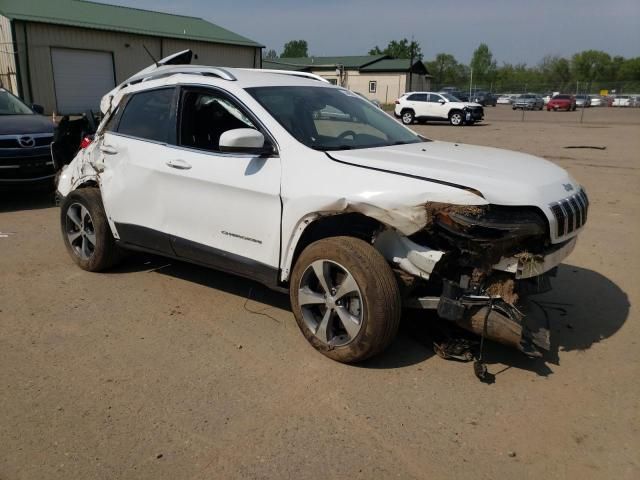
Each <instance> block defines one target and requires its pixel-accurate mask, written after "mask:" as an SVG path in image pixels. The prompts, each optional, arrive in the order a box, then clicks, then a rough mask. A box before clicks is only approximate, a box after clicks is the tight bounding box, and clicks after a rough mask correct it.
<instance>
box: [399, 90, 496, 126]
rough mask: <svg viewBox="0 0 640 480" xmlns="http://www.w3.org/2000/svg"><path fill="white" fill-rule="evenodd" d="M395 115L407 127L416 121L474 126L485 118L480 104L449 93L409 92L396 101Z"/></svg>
mask: <svg viewBox="0 0 640 480" xmlns="http://www.w3.org/2000/svg"><path fill="white" fill-rule="evenodd" d="M394 113H395V115H396V117H398V118H400V119H401V120H402V123H404V124H405V125H411V124H412V123H413V122H414V121H416V120H417V121H418V122H422V123H424V122H427V121H445V122H449V123H451V125H454V126H457V127H460V126H462V125H465V124H467V125H473V124H474V123H476V122H479V121H480V120H482V119H483V118H484V109H483V108H482V105H480V104H479V103H473V102H463V101H461V100H459V99H458V98H456V97H454V96H453V95H451V94H449V93H436V92H408V93H405V94H404V95H402V96H401V97H400V98H399V99H397V100H396V106H395V110H394Z"/></svg>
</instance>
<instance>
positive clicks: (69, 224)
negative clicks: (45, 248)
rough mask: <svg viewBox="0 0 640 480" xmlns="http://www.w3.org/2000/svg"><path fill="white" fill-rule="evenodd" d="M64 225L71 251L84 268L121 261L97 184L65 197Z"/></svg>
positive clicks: (100, 267)
mask: <svg viewBox="0 0 640 480" xmlns="http://www.w3.org/2000/svg"><path fill="white" fill-rule="evenodd" d="M60 227H61V229H62V239H63V241H64V244H65V247H67V251H68V252H69V255H71V258H72V259H73V260H74V262H76V264H77V265H78V266H79V267H80V268H82V269H83V270H87V271H89V272H98V271H101V270H106V269H107V268H110V267H112V266H114V265H115V264H116V263H117V261H118V259H119V252H118V247H117V246H116V243H115V240H114V238H113V235H112V234H111V229H110V228H109V224H108V222H107V216H106V214H105V211H104V207H103V205H102V199H101V197H100V191H99V190H98V189H97V188H82V189H79V190H75V191H73V192H71V193H70V194H69V196H68V197H66V198H65V199H64V201H63V202H62V206H61V208H60Z"/></svg>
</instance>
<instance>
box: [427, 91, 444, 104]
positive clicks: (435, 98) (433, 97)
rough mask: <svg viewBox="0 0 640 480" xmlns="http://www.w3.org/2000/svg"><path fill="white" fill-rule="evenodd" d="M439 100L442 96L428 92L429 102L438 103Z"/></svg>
mask: <svg viewBox="0 0 640 480" xmlns="http://www.w3.org/2000/svg"><path fill="white" fill-rule="evenodd" d="M440 100H442V97H441V96H440V95H437V94H435V93H430V94H429V102H430V103H438V102H439V101H440Z"/></svg>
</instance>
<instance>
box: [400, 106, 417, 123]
mask: <svg viewBox="0 0 640 480" xmlns="http://www.w3.org/2000/svg"><path fill="white" fill-rule="evenodd" d="M400 118H401V119H402V123H404V124H405V125H411V124H412V123H413V121H414V120H415V118H416V115H415V113H414V112H413V110H403V111H402V112H400Z"/></svg>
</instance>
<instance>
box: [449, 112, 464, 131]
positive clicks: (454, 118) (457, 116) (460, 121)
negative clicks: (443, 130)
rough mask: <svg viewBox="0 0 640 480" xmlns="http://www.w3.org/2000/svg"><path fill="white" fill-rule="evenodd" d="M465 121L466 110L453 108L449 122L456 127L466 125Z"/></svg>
mask: <svg viewBox="0 0 640 480" xmlns="http://www.w3.org/2000/svg"><path fill="white" fill-rule="evenodd" d="M464 122H465V120H464V112H461V111H460V110H453V111H452V112H450V113H449V123H450V124H451V125H453V126H454V127H461V126H463V125H464Z"/></svg>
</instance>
